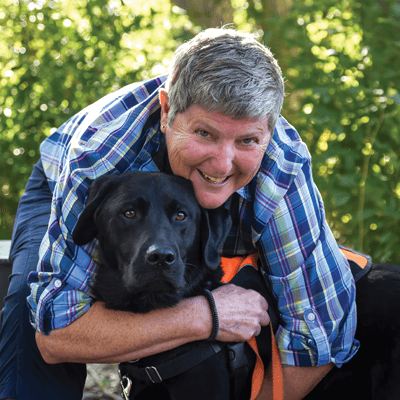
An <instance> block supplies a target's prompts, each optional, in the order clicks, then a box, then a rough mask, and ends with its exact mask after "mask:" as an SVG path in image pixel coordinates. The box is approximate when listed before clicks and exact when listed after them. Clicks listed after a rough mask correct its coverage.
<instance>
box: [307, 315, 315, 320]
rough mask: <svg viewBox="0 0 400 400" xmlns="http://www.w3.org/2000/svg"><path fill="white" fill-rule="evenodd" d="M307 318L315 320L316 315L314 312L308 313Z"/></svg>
mask: <svg viewBox="0 0 400 400" xmlns="http://www.w3.org/2000/svg"><path fill="white" fill-rule="evenodd" d="M307 318H308V320H309V321H314V320H315V315H314V314H313V313H310V314H308V315H307Z"/></svg>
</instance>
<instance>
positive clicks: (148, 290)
mask: <svg viewBox="0 0 400 400" xmlns="http://www.w3.org/2000/svg"><path fill="white" fill-rule="evenodd" d="M230 226H231V221H230V217H229V214H228V211H227V210H226V209H225V208H224V207H223V206H222V207H220V208H218V209H214V210H205V209H203V208H201V207H200V206H199V204H198V202H197V200H196V197H195V194H194V190H193V187H192V183H191V182H190V181H188V180H186V179H184V178H181V177H177V176H174V175H166V174H162V173H154V172H128V173H125V174H122V175H119V176H118V175H106V176H103V177H101V178H99V179H97V180H95V181H94V182H93V183H92V185H91V186H90V188H89V192H88V197H87V201H86V207H85V209H84V210H83V212H82V213H81V215H80V217H79V219H78V222H77V224H76V226H75V229H74V231H73V240H74V242H75V243H76V244H78V245H84V244H86V243H88V242H89V241H91V240H92V239H94V238H97V239H98V241H99V245H100V254H99V267H98V269H97V271H96V273H95V276H94V279H93V283H92V284H91V294H92V295H93V297H95V298H97V299H99V300H102V301H105V302H106V303H107V305H108V306H109V307H110V308H114V309H125V310H132V311H136V312H147V311H149V310H151V309H154V308H161V307H168V306H172V305H174V304H176V303H177V302H178V301H179V300H181V299H182V298H184V297H188V296H191V295H194V294H197V293H196V291H198V290H199V289H200V286H202V285H204V283H205V282H206V281H208V280H209V281H214V282H215V280H219V279H220V278H221V276H222V271H221V269H220V266H219V264H220V256H219V251H220V249H221V247H222V246H223V244H224V242H225V240H226V237H227V235H228V233H229V230H230Z"/></svg>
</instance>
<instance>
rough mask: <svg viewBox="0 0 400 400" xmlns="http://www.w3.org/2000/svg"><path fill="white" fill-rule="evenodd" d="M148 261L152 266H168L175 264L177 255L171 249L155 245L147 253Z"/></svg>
mask: <svg viewBox="0 0 400 400" xmlns="http://www.w3.org/2000/svg"><path fill="white" fill-rule="evenodd" d="M146 261H147V262H148V263H149V264H152V265H159V266H168V265H171V264H173V263H174V262H175V254H174V252H173V251H172V249H171V248H169V247H159V246H154V245H153V246H150V247H149V248H148V250H147V251H146Z"/></svg>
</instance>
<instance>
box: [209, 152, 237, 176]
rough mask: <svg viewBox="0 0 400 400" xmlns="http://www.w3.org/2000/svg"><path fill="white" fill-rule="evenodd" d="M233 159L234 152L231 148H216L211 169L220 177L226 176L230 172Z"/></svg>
mask: <svg viewBox="0 0 400 400" xmlns="http://www.w3.org/2000/svg"><path fill="white" fill-rule="evenodd" d="M234 159H235V150H234V149H233V148H232V146H229V145H224V146H218V148H217V149H216V150H215V151H214V153H213V158H212V163H211V165H212V167H213V168H214V169H215V172H216V173H218V174H219V175H220V177H222V176H225V175H228V174H229V173H230V172H231V171H232V165H233V162H234Z"/></svg>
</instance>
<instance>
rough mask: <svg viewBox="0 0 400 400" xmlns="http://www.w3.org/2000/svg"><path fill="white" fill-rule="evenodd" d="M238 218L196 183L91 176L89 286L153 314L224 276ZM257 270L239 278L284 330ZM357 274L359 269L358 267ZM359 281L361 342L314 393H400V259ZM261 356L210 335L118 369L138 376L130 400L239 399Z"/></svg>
mask: <svg viewBox="0 0 400 400" xmlns="http://www.w3.org/2000/svg"><path fill="white" fill-rule="evenodd" d="M230 224H231V222H230V219H229V216H228V212H227V211H226V210H225V209H224V208H223V207H221V208H219V209H216V210H204V209H202V208H201V207H200V206H199V205H198V203H197V201H196V198H195V196H194V192H193V188H192V185H191V183H190V182H189V181H187V180H185V179H183V178H179V177H175V176H172V175H165V174H161V173H145V172H129V173H126V174H123V175H120V176H116V175H109V176H104V177H102V178H100V179H98V180H96V181H94V182H93V184H92V185H91V187H90V189H89V194H88V199H87V204H86V207H85V209H84V211H83V212H82V214H81V216H80V217H79V220H78V223H77V225H76V227H75V229H74V232H73V239H74V241H75V242H76V243H77V244H79V245H83V244H85V243H87V242H89V241H90V240H92V239H93V238H95V237H96V238H97V239H98V240H99V244H100V246H99V247H100V255H99V267H98V269H97V271H96V273H95V276H94V279H93V282H92V284H91V289H90V290H91V295H92V297H93V298H95V299H98V300H101V301H104V302H105V303H106V304H107V306H108V307H109V308H113V309H118V310H130V311H134V312H147V311H149V310H151V309H155V308H164V307H170V306H173V305H174V304H176V303H177V302H179V300H181V299H182V298H185V297H190V296H195V295H199V294H202V292H203V290H204V288H205V287H208V288H209V289H213V288H215V287H217V286H218V285H219V284H220V283H219V282H220V279H221V276H222V272H221V269H220V267H219V262H220V258H219V250H220V248H221V247H222V245H223V243H224V241H225V239H226V236H227V234H228V232H229V229H230ZM254 271H255V270H254V269H253V268H250V269H248V270H245V271H244V272H245V273H244V274H243V275H242V276H240V274H239V275H238V276H237V277H235V278H234V280H233V281H232V282H233V283H235V284H237V285H240V286H243V287H246V288H252V289H255V290H258V291H259V292H260V293H262V294H263V295H264V297H265V298H266V299H267V301H268V304H269V313H270V317H271V321H272V324H273V327H274V328H275V329H276V327H277V325H278V319H277V315H278V313H277V312H276V308H275V300H274V298H273V297H272V296H271V294H270V292H269V291H268V290H267V289H266V286H265V285H264V284H262V281H261V279H260V277H259V275H258V274H257V273H255V272H254ZM357 272H358V271H357V267H354V270H353V273H355V274H356V273H357ZM356 288H357V308H358V316H357V331H356V338H357V339H358V340H359V341H360V343H361V347H360V350H359V351H358V352H357V354H356V355H355V356H354V357H353V358H352V359H351V360H350V361H349V362H348V363H346V364H344V365H343V366H342V367H341V368H336V367H334V368H333V369H332V370H331V372H330V373H329V374H328V375H327V376H326V377H325V378H324V379H323V380H322V381H321V382H320V383H319V384H318V385H317V386H316V388H315V389H314V390H313V391H312V392H311V393H310V394H309V395H307V396H306V397H305V399H306V400H320V399H324V400H337V399H338V398H340V399H341V400H354V399H355V398H362V399H367V400H378V399H379V400H395V399H400V311H399V306H400V302H399V300H400V267H398V266H395V265H388V264H373V265H372V268H371V269H370V271H369V272H368V273H367V274H366V275H365V276H363V277H362V278H361V279H359V280H358V281H357V283H356ZM275 329H274V330H275ZM270 340H271V338H270V335H269V329H262V333H261V334H260V335H259V336H258V337H257V343H258V347H259V351H260V353H261V356H262V358H263V361H264V364H265V365H267V364H268V363H269V361H270V358H271V349H270ZM235 346H239V347H236V348H235ZM193 349H195V350H196V349H197V350H198V352H200V353H201V354H207V357H206V359H202V358H201V357H198V358H197V360H198V361H199V362H198V363H197V364H196V365H195V366H194V367H191V368H189V369H187V370H185V371H183V372H181V371H177V370H178V369H179V368H177V367H176V363H175V364H174V360H175V359H178V360H179V361H178V363H179V364H182V365H183V366H184V367H186V366H187V365H186V364H187V362H186V358H185V354H193V353H191V352H192V351H193ZM208 354H212V355H211V356H208ZM232 355H233V356H232ZM196 357H197V356H189V358H190V359H193V358H194V359H196ZM254 364H255V357H254V354H253V353H252V351H250V350H249V348H248V347H246V345H243V344H239V345H237V344H225V343H220V342H206V341H205V342H196V343H189V344H188V345H184V346H181V347H179V348H178V349H175V350H171V351H169V352H165V353H162V354H158V355H154V356H151V357H146V358H144V359H141V360H139V361H137V362H136V363H123V364H121V366H120V368H121V370H122V371H123V373H126V374H130V375H131V376H132V375H135V376H134V377H133V378H132V380H133V385H132V390H131V397H130V398H131V399H133V398H134V399H139V400H143V399H151V398H158V399H177V400H178V399H186V398H188V397H189V396H190V398H192V399H193V400H195V399H197V398H198V399H217V398H218V399H238V400H239V399H249V398H250V397H249V393H250V385H251V384H250V380H251V371H252V369H253V368H254ZM154 366H156V368H155V367H154ZM171 366H172V367H171ZM153 367H154V368H153ZM171 369H172V370H175V371H173V376H172V377H169V375H168V373H167V374H166V376H167V377H166V378H165V379H164V376H160V374H159V372H160V371H163V372H162V373H161V375H164V371H170V370H171ZM183 369H185V368H183ZM138 371H139V372H138ZM175 372H178V374H175Z"/></svg>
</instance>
